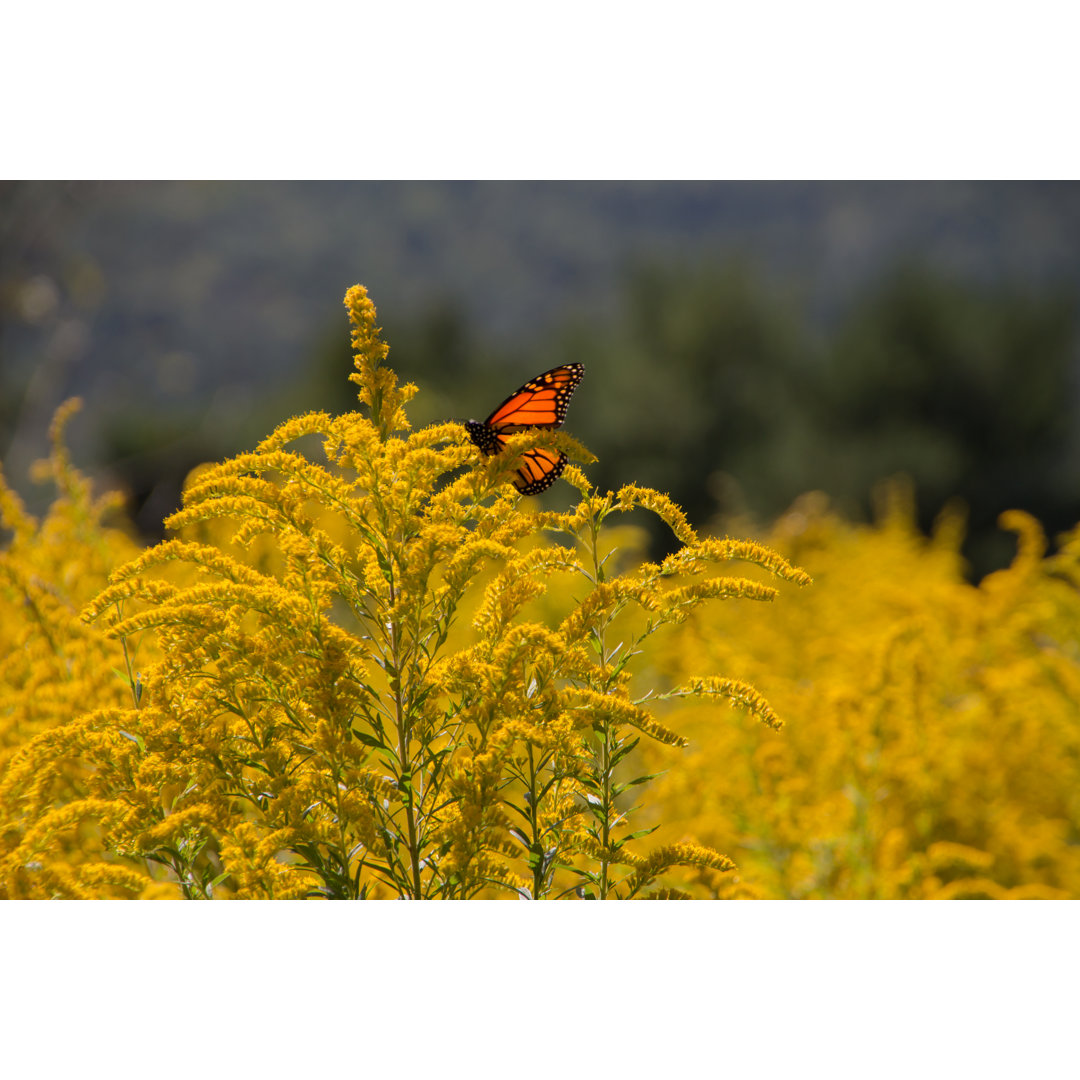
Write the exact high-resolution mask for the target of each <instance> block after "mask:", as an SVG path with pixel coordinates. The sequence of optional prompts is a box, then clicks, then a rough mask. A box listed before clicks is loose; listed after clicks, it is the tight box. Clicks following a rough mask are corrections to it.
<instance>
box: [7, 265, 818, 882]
mask: <svg viewBox="0 0 1080 1080" xmlns="http://www.w3.org/2000/svg"><path fill="white" fill-rule="evenodd" d="M345 302H346V307H347V309H348V313H349V318H350V320H351V323H352V339H353V347H354V351H355V368H356V370H355V372H354V373H353V374H352V375H351V376H350V377H351V378H352V380H353V381H354V382H356V383H357V385H358V387H359V398H360V403H361V411H358V412H354V413H349V414H347V415H344V416H339V417H331V416H328V415H326V414H324V413H311V414H307V415H304V416H300V417H296V418H294V419H291V420H289V421H287V422H286V423H284V424H282V425H281V426H280V427H279V428H278V429H277V430H276V431H275V432H274V433H273V434H272V435H270V436H269V437H268V438H267V439H265V440H264V441H263V442H262V443H261V444H260V445H259V446H258V447H257V448H256V449H255V450H254V451H253V452H251V453H246V454H241V455H240V456H238V457H236V458H233V459H231V460H229V461H226V462H223V463H221V464H218V465H214V466H211V467H209V468H206V469H204V470H202V471H201V472H199V473H198V474H197V475H196V476H194V477H193V479H192V481H191V482H190V483H189V486H188V488H187V490H186V491H185V495H184V505H183V508H182V509H181V510H180V511H179V512H178V513H176V514H174V515H173V516H172V517H171V518H169V519H168V520H167V522H166V524H167V526H168V527H169V528H170V529H171V530H172V531H173V532H174V533H175V534H176V535H175V536H174V537H173V538H172V539H169V540H166V541H165V542H163V543H161V544H158V545H157V546H155V547H153V548H151V549H150V550H149V551H147V552H145V553H144V554H143V555H141V556H140V557H139V558H136V559H134V560H132V561H130V562H128V563H127V564H125V565H124V566H122V567H121V568H119V569H118V570H117V571H115V572H114V573H113V575H112V577H111V579H110V582H109V584H108V586H107V587H106V588H105V589H103V590H102V591H101V592H100V594H99V595H98V596H97V597H96V598H95V599H94V600H93V602H92V603H91V604H90V605H89V606H88V608H87V610H86V613H85V615H86V618H87V619H89V620H91V621H96V622H97V623H98V624H99V625H102V626H104V627H105V628H106V629H107V632H108V633H109V634H110V635H111V636H112V637H114V638H115V639H116V640H117V643H118V644H117V648H118V650H119V652H120V653H121V656H122V657H123V656H127V655H129V654H130V651H131V650H133V649H135V648H136V647H138V646H139V645H140V643H142V642H145V641H147V640H149V641H151V642H152V645H153V652H154V654H156V655H158V656H159V657H160V659H159V660H158V662H156V663H154V664H151V665H150V666H149V667H148V668H147V669H146V670H143V671H141V672H139V673H138V677H137V682H136V681H133V680H131V672H130V665H129V666H128V668H126V669H125V670H127V671H128V675H129V682H130V684H131V690H132V699H131V705H130V707H128V708H125V709H121V708H118V707H115V706H112V707H109V708H107V709H100V710H96V711H92V712H90V713H89V714H87V715H86V716H84V717H80V718H79V719H78V720H76V721H74V722H73V723H72V724H71V725H69V728H70V731H69V735H70V737H71V738H72V739H74V738H75V737H74V732H75V731H76V730H77V731H78V739H77V740H75V741H73V742H72V743H71V748H72V749H73V750H75V749H77V752H78V754H79V755H80V758H81V759H82V760H84V761H86V762H88V763H90V767H91V769H92V770H93V773H94V777H95V779H94V787H95V792H96V797H97V802H96V803H94V805H93V806H84V807H83V809H82V811H81V812H82V813H84V814H91V815H92V816H95V818H96V820H97V822H98V823H99V827H100V829H101V830H102V835H103V838H104V840H103V842H104V844H105V846H106V848H107V849H108V851H109V852H110V853H111V854H112V857H113V858H116V859H120V860H121V861H123V862H124V863H125V865H127V866H130V867H139V866H142V867H148V868H153V867H157V868H159V869H158V870H157V871H155V872H156V873H158V874H164V876H165V878H166V879H167V880H170V881H175V882H176V883H177V884H178V885H179V887H180V888H181V890H182V892H183V894H184V895H185V896H190V897H210V896H214V895H222V894H225V895H234V896H246V897H300V896H322V897H328V898H359V897H388V896H396V897H408V898H414V899H426V898H468V897H475V896H495V895H500V894H506V895H513V894H517V895H520V896H528V897H536V898H540V897H553V896H566V895H579V896H595V897H598V898H614V897H633V896H644V895H655V896H675V895H684V893H682V892H681V891H680V890H679V889H678V888H676V887H675V886H674V885H671V884H669V883H668V880H667V879H668V878H669V876H670V872H671V871H672V870H673V869H674V868H677V867H710V868H713V869H715V870H719V871H725V870H729V869H731V868H732V863H731V861H730V860H729V859H727V858H726V857H725V856H723V855H721V854H719V853H717V852H714V851H711V850H709V849H707V848H704V847H701V846H698V845H696V844H693V843H680V844H674V845H668V846H666V847H663V848H660V849H658V850H652V851H649V850H647V849H643V848H642V846H641V842H642V840H643V839H644V835H645V832H644V831H642V830H636V831H635V829H634V827H633V825H634V819H635V807H634V806H633V805H632V801H633V798H634V797H637V795H638V794H640V792H641V790H642V785H644V783H645V782H646V781H647V780H648V779H649V778H648V777H647V776H637V777H635V776H633V775H632V771H630V772H628V771H627V770H628V769H629V768H630V766H631V764H632V762H633V761H634V757H635V755H634V751H635V747H636V746H637V745H638V741H639V740H640V739H641V738H642V737H646V738H649V739H653V740H658V741H660V742H664V743H670V744H675V745H678V744H681V743H682V740H681V738H680V736H679V735H678V734H677V733H675V732H674V731H671V730H669V729H668V728H666V727H665V726H664V725H663V724H662V722H661V721H660V720H659V719H658V718H657V715H656V714H655V713H654V711H653V710H654V708H655V705H656V704H657V703H659V702H663V701H664V700H667V699H672V698H676V697H681V696H688V695H689V696H697V697H706V698H708V697H713V698H725V699H729V700H731V701H734V702H736V703H738V704H740V705H742V706H745V707H746V708H747V709H748V710H749V711H750V712H751V713H752V714H754V715H755V716H757V717H758V718H759V719H761V720H762V721H763V722H765V723H767V724H769V725H771V726H774V727H775V726H779V724H780V721H779V720H778V719H777V718H776V716H775V715H774V714H773V712H772V710H771V709H770V708H769V706H768V705H767V703H766V702H765V701H764V699H762V698H761V697H760V695H758V694H757V692H756V691H755V690H754V689H753V688H752V687H750V686H748V685H746V684H744V683H740V682H737V681H734V680H726V679H721V678H718V677H715V676H713V675H711V674H706V675H703V676H701V677H699V678H696V679H691V680H689V681H688V682H686V683H685V684H683V685H680V686H674V687H671V686H668V687H664V686H659V685H656V680H655V679H653V680H650V678H649V676H648V672H647V671H645V670H644V669H643V667H642V664H641V660H642V658H644V657H646V655H647V654H646V646H647V642H648V639H649V638H650V637H651V636H652V635H653V634H655V633H656V632H657V631H659V630H661V629H662V628H664V627H667V626H671V625H674V624H676V623H678V622H680V621H681V620H682V619H683V618H684V617H685V615H686V614H687V612H689V611H690V610H691V609H693V608H695V607H697V606H698V605H700V604H703V603H706V602H708V601H712V600H724V599H737V598H741V599H749V600H771V599H773V598H774V597H775V596H776V595H777V593H776V589H775V588H773V587H771V586H766V585H763V584H760V583H756V582H752V581H749V580H746V579H743V578H740V577H734V576H726V575H718V574H716V573H715V570H716V568H717V566H718V565H720V564H722V563H725V562H727V561H729V560H735V559H738V560H747V561H750V562H753V563H756V564H758V565H759V566H762V567H764V568H765V569H767V570H768V571H770V572H771V573H772V574H774V575H776V576H777V577H779V578H783V579H786V580H788V581H792V582H797V583H800V584H804V583H806V581H807V580H808V578H807V577H806V575H805V574H804V573H803V572H802V571H800V570H798V569H796V568H794V567H792V566H791V565H789V564H788V563H787V562H785V561H784V560H783V559H781V558H780V557H779V556H777V555H775V554H774V553H772V552H770V551H768V550H767V549H765V548H763V547H760V546H758V545H756V544H753V543H749V542H745V541H732V540H715V539H698V538H697V537H696V536H695V535H694V533H693V531H692V530H691V529H690V527H689V525H688V524H687V522H686V520H685V518H684V517H683V515H682V513H681V511H679V509H678V508H677V507H676V506H674V504H672V503H671V502H670V500H669V499H667V498H666V497H665V496H663V495H660V494H659V493H656V492H652V491H648V490H646V489H641V488H637V487H633V486H631V487H626V488H623V489H622V490H620V491H619V492H616V493H607V494H600V493H597V492H595V491H593V490H592V489H591V487H590V485H589V483H588V481H587V480H586V479H585V476H584V475H583V473H582V472H581V470H580V469H578V468H577V467H575V466H569V467H567V469H566V470H565V472H564V477H565V479H566V480H568V481H569V482H570V484H571V485H572V487H573V488H575V489H576V490H577V492H578V493H579V496H580V499H579V501H578V503H577V505H576V506H575V507H573V508H571V509H570V510H568V511H566V512H563V513H559V512H551V511H541V510H538V509H536V508H535V505H534V504H532V503H531V502H529V501H527V500H522V499H521V498H520V497H519V496H518V495H517V493H516V492H515V491H514V489H513V488H512V486H511V485H510V484H509V483H508V480H509V478H510V477H511V475H512V474H513V469H514V467H515V463H516V462H518V461H520V458H521V455H522V454H524V453H526V452H527V451H528V450H530V449H532V448H534V447H536V446H539V445H546V446H554V447H556V448H558V449H560V450H562V451H564V452H565V453H567V454H569V455H571V456H572V457H574V458H576V459H577V460H587V459H588V458H589V455H588V452H587V451H586V450H584V448H583V447H581V446H580V445H578V444H577V443H576V442H575V441H574V440H573V439H572V438H570V437H569V436H568V435H566V434H564V433H561V432H560V433H552V432H549V431H547V432H542V431H537V430H533V431H526V432H522V433H520V434H517V435H514V436H512V437H511V438H510V442H509V445H508V448H507V450H506V451H505V453H503V454H500V455H497V456H494V457H491V458H482V457H481V456H480V455H479V454H478V453H477V451H476V449H475V447H473V446H472V445H471V443H470V442H469V440H468V439H467V437H466V436H465V433H464V430H463V428H462V427H461V425H460V424H457V423H443V424H437V425H434V426H432V427H428V428H425V429H423V430H421V431H419V432H415V433H412V432H410V430H409V424H408V420H407V417H406V414H405V406H406V404H407V403H408V401H409V400H410V399H411V398H412V396H413V395H414V394H415V393H416V387H414V386H412V385H405V386H401V385H399V384H398V381H397V378H396V376H395V375H394V373H393V371H392V370H391V369H390V368H389V367H387V366H386V363H385V361H386V357H387V352H388V347H387V345H386V343H385V342H384V341H383V340H382V337H381V333H380V331H379V330H378V327H377V325H376V317H375V309H374V305H373V304H372V303H371V301H370V299H369V298H368V296H367V293H366V291H365V290H364V289H363V288H362V287H361V286H356V287H354V288H352V289H350V290H349V292H348V294H347V295H346V298H345ZM298 444H302V446H303V447H305V448H307V453H305V452H302V450H301V449H300V448H299V446H298ZM313 447H314V448H316V449H317V452H315V451H314V450H313V449H312V448H313ZM639 508H643V509H645V510H647V511H651V512H653V513H656V514H658V515H659V516H660V517H661V518H662V519H663V520H665V521H666V522H667V523H668V524H669V525H670V527H671V528H672V529H673V530H674V532H675V535H676V536H677V537H678V539H679V540H680V542H681V543H682V545H683V546H682V547H681V548H680V549H679V550H678V551H677V552H676V553H675V554H674V555H671V556H669V557H668V558H667V559H665V560H664V561H663V562H662V563H659V564H653V563H647V562H644V563H638V564H637V565H633V561H632V559H630V558H628V557H627V552H626V550H625V549H619V548H618V547H617V546H613V543H612V541H613V539H614V538H616V537H618V536H619V535H621V534H623V531H621V530H619V529H617V528H614V527H613V526H612V523H611V519H612V516H613V515H616V514H621V513H624V512H627V511H631V510H635V509H639ZM620 563H622V564H624V565H619V564H620ZM122 662H123V660H121V663H122ZM64 737H65V736H61V737H60V738H61V741H63V738H64ZM55 739H56V736H55V734H54V743H55ZM76 743H77V745H76ZM43 749H44V744H40V743H35V742H31V743H30V744H29V745H27V746H26V747H24V748H23V750H22V751H20V752H19V753H18V754H17V755H16V760H15V761H13V763H12V767H11V769H9V770H8V774H7V775H6V776H5V777H4V779H3V781H2V783H0V796H4V795H5V793H6V798H7V799H8V800H9V801H10V800H11V799H12V798H14V799H16V800H17V799H19V798H20V797H23V798H24V799H29V801H28V802H24V806H25V807H26V812H27V813H29V814H31V815H33V814H35V813H36V814H38V815H44V814H47V812H49V810H50V807H49V805H48V800H47V797H45V796H44V794H43V789H42V787H41V785H40V784H38V785H37V787H36V788H34V790H36V791H37V792H38V796H37V801H36V802H35V801H34V799H33V798H30V796H29V794H28V793H29V791H30V789H31V788H32V787H34V784H33V783H31V779H30V778H31V777H33V776H34V775H36V774H39V773H40V770H42V769H46V770H47V769H48V768H49V761H48V760H47V759H46V758H45V757H43ZM53 749H55V746H54V747H53ZM52 809H55V808H52ZM42 842H43V840H42V837H41V836H37V839H36V840H35V844H37V845H38V847H37V848H34V845H31V846H30V847H27V846H26V845H23V846H21V847H20V848H19V849H18V850H17V851H16V852H15V853H14V854H13V856H12V858H13V859H14V860H15V862H16V863H20V865H23V866H25V865H26V863H27V861H28V860H33V859H35V858H37V857H38V854H39V851H38V848H40V846H41V843H42ZM32 849H33V850H32ZM161 868H163V869H161ZM147 872H149V870H148V871H147Z"/></svg>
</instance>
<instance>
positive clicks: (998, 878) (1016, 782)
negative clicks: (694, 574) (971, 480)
mask: <svg viewBox="0 0 1080 1080" xmlns="http://www.w3.org/2000/svg"><path fill="white" fill-rule="evenodd" d="M883 504H884V505H883V511H882V513H881V516H880V520H879V522H878V524H877V525H876V526H875V527H853V526H851V525H849V524H846V523H845V522H843V521H842V520H841V519H839V518H838V517H837V516H835V515H834V514H832V513H830V512H829V510H828V507H827V504H826V503H825V501H824V499H823V498H822V497H820V496H807V497H804V498H803V500H801V501H800V503H799V504H797V505H796V506H795V508H793V510H792V511H791V512H790V513H788V514H787V515H786V516H785V517H784V518H782V519H781V520H780V521H779V522H778V524H777V525H776V527H775V529H774V531H773V533H772V535H771V537H770V543H771V544H772V545H773V546H775V547H776V548H777V549H778V550H780V551H782V552H784V553H786V554H787V555H788V557H790V558H795V559H798V561H799V562H800V563H801V564H802V565H804V566H806V567H807V568H808V569H810V570H811V571H812V572H813V574H814V578H815V582H816V583H817V584H816V586H815V588H814V589H813V590H812V591H810V592H805V593H798V594H795V595H792V596H789V597H787V598H786V599H785V602H784V604H782V605H779V606H778V607H777V608H775V609H774V610H772V611H770V612H769V615H770V618H768V619H767V620H766V619H762V618H761V617H760V613H759V612H758V611H756V610H753V609H746V608H741V609H740V610H738V611H737V612H736V611H734V610H729V609H727V608H726V607H724V606H720V607H715V608H712V609H708V610H705V609H703V610H701V611H698V612H695V613H694V614H693V615H692V616H691V617H690V619H688V620H687V623H686V625H685V626H684V627H683V628H682V631H681V633H680V635H679V636H678V638H677V639H673V640H672V641H671V642H669V643H667V645H668V648H667V651H666V652H665V653H664V655H663V656H662V657H660V658H659V659H660V665H661V667H662V668H663V669H664V670H667V671H670V672H672V673H677V672H679V671H682V670H701V669H702V668H705V669H708V668H711V667H718V668H721V669H723V670H725V671H730V672H732V673H733V674H734V675H738V676H740V677H743V678H746V679H748V680H750V681H753V682H758V683H759V684H760V685H761V686H763V687H764V688H766V689H767V690H768V693H769V696H770V699H771V700H772V701H773V702H774V703H775V705H776V706H777V708H779V709H780V710H781V711H782V712H783V713H784V715H785V716H787V717H789V718H790V720H791V722H790V723H789V725H788V727H787V728H786V729H785V732H784V734H783V737H780V738H772V737H769V736H768V734H767V733H765V737H762V736H761V734H759V733H758V732H752V731H750V730H748V728H747V727H746V725H745V724H743V723H740V722H738V721H737V722H735V723H733V724H717V723H716V721H715V717H713V716H709V715H706V714H704V713H703V712H702V711H701V710H700V709H697V708H695V707H692V706H691V707H688V708H685V709H682V710H680V711H679V712H678V713H676V714H673V715H671V716H669V717H665V720H667V721H668V722H670V723H671V724H673V725H674V726H677V727H678V728H679V730H680V731H682V732H683V733H684V734H686V735H687V736H688V738H689V739H690V744H691V745H690V752H689V754H687V755H685V756H684V757H683V759H682V760H681V761H680V763H679V767H678V768H677V769H672V770H671V771H670V772H669V773H668V774H667V775H665V776H664V778H663V779H662V780H660V781H659V782H658V784H657V785H656V786H655V788H654V790H653V791H652V793H651V794H652V802H651V804H650V811H651V812H652V813H654V814H655V815H656V818H657V820H659V821H662V822H663V823H664V824H663V826H662V829H661V835H668V834H669V833H673V834H674V835H676V836H677V835H680V833H681V831H682V830H688V831H690V832H692V833H693V834H694V835H696V836H698V837H700V838H701V839H702V840H703V841H706V842H708V843H711V844H715V845H718V846H720V847H721V848H722V849H723V850H725V851H727V852H729V853H730V855H731V856H732V857H733V858H734V859H735V860H736V862H737V863H738V864H739V873H738V874H737V875H726V876H725V877H724V878H720V877H718V876H716V875H711V876H710V875H709V874H704V875H703V876H702V880H703V881H705V882H706V883H708V884H709V885H710V886H711V888H712V891H713V894H714V895H719V896H731V895H749V896H765V897H832V898H889V899H905V898H913V899H914V898H949V897H955V898H970V897H993V898H997V897H1028V898H1037V897H1077V896H1080V844H1078V841H1080V711H1078V705H1077V703H1078V702H1080V592H1078V586H1080V531H1077V532H1074V533H1072V534H1071V535H1070V536H1068V537H1066V538H1064V540H1063V543H1062V545H1061V548H1060V551H1059V553H1058V554H1057V555H1054V556H1052V557H1046V555H1045V551H1046V541H1045V538H1044V537H1043V534H1042V531H1041V529H1040V527H1039V525H1038V523H1037V522H1036V521H1034V520H1033V519H1032V518H1031V517H1030V516H1028V515H1026V514H1023V513H1020V512H1016V511H1014V512H1010V513H1008V514H1005V515H1003V517H1002V522H1001V524H1002V526H1003V527H1005V528H1007V529H1010V530H1013V531H1015V532H1016V533H1017V534H1018V537H1019V544H1018V550H1017V554H1016V557H1015V559H1014V561H1013V563H1012V565H1011V566H1010V567H1009V568H1007V569H1005V570H1002V571H999V572H997V573H995V574H992V575H990V576H989V577H987V578H986V579H984V580H983V582H982V583H981V584H979V585H978V586H975V585H971V584H969V583H967V582H966V581H965V580H964V577H963V573H962V570H963V566H962V562H961V559H960V556H959V544H960V540H961V538H962V531H963V523H962V519H961V517H960V516H959V515H958V513H957V511H956V510H955V509H951V510H949V511H947V512H946V513H944V514H943V515H942V517H941V518H940V519H939V522H938V525H937V528H936V530H935V533H934V535H933V537H932V538H930V539H925V538H923V537H921V536H920V534H919V533H918V532H917V530H916V529H915V527H914V525H913V520H914V515H913V510H912V508H911V498H910V495H909V494H908V493H907V492H906V490H905V488H904V487H903V486H893V487H892V488H891V491H890V493H889V496H888V498H887V499H885V500H884V501H883ZM648 757H649V761H650V763H651V764H652V765H653V766H654V767H658V766H659V765H661V764H666V763H667V762H666V761H664V760H661V758H660V756H659V755H657V754H654V753H650V754H649V755H648Z"/></svg>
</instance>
